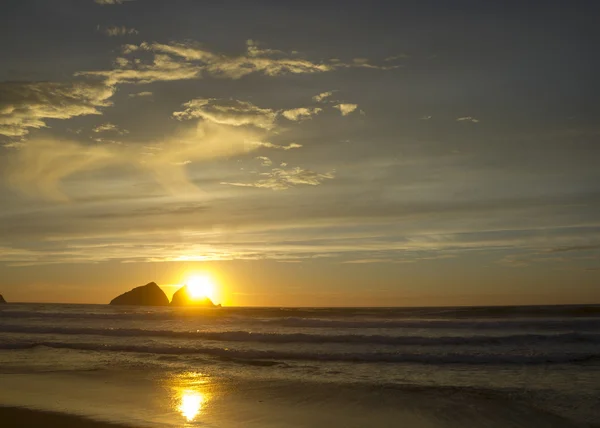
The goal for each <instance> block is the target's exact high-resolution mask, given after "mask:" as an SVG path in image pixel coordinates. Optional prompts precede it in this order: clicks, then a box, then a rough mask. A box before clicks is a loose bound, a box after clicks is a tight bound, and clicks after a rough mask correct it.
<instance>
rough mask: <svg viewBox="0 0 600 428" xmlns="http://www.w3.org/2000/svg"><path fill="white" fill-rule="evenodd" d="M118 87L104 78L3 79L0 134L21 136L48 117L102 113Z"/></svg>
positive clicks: (0, 104)
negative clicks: (82, 79) (100, 79)
mask: <svg viewBox="0 0 600 428" xmlns="http://www.w3.org/2000/svg"><path fill="white" fill-rule="evenodd" d="M114 92H115V88H114V87H113V86H110V85H106V84H104V83H103V82H82V81H78V82H70V83H56V82H23V83H22V82H4V83H0V135H5V136H8V137H19V136H24V135H27V134H28V133H29V130H30V129H31V128H43V127H46V121H47V120H48V119H69V118H72V117H75V116H83V115H90V114H101V110H100V108H102V107H108V106H110V105H111V102H110V101H109V98H110V97H112V96H113V94H114Z"/></svg>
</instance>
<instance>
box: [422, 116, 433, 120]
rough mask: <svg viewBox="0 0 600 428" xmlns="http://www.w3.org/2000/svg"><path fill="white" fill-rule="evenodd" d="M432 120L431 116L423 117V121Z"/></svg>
mask: <svg viewBox="0 0 600 428" xmlns="http://www.w3.org/2000/svg"><path fill="white" fill-rule="evenodd" d="M429 119H431V116H428V115H425V116H421V120H429Z"/></svg>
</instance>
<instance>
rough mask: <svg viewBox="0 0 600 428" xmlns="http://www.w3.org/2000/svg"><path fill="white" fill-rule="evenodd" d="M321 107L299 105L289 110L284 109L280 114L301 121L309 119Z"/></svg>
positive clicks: (320, 110) (318, 111)
mask: <svg viewBox="0 0 600 428" xmlns="http://www.w3.org/2000/svg"><path fill="white" fill-rule="evenodd" d="M322 111H323V109H321V108H318V107H299V108H294V109H291V110H285V111H284V112H283V113H282V115H283V117H285V118H286V119H288V120H292V121H296V122H298V121H302V120H307V119H310V118H311V117H312V116H314V115H317V114H319V113H320V112H322Z"/></svg>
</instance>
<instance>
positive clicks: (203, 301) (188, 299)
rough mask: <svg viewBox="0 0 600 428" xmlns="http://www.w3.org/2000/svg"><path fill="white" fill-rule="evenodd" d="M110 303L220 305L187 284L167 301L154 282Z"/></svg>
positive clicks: (136, 288) (214, 306)
mask: <svg viewBox="0 0 600 428" xmlns="http://www.w3.org/2000/svg"><path fill="white" fill-rule="evenodd" d="M0 297H1V296H0ZM110 304H111V305H132V306H169V305H171V306H194V307H204V308H218V307H221V305H215V304H214V303H213V302H212V300H210V299H209V298H208V297H206V296H205V297H202V298H194V297H192V296H191V294H190V293H189V290H188V287H187V285H184V286H183V287H181V288H180V289H179V290H177V291H176V292H175V294H173V299H172V300H171V302H170V303H169V298H168V297H167V295H166V294H165V292H164V291H163V290H162V288H160V287H159V286H158V285H157V284H156V283H155V282H150V283H148V284H146V285H142V286H139V287H135V288H134V289H132V290H129V291H127V292H126V293H123V294H121V295H119V296H117V297H115V298H114V299H112V300H111V301H110Z"/></svg>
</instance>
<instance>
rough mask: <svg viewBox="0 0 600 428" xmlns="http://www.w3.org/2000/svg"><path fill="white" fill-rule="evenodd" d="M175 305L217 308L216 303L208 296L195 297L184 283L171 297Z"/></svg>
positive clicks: (172, 303)
mask: <svg viewBox="0 0 600 428" xmlns="http://www.w3.org/2000/svg"><path fill="white" fill-rule="evenodd" d="M171 305H173V306H199V307H204V308H216V306H215V304H214V303H213V302H212V300H210V299H209V298H208V297H201V298H195V297H192V296H191V295H190V293H189V290H188V288H187V285H184V286H183V287H181V288H180V289H179V290H177V291H176V292H175V294H173V298H172V299H171Z"/></svg>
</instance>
